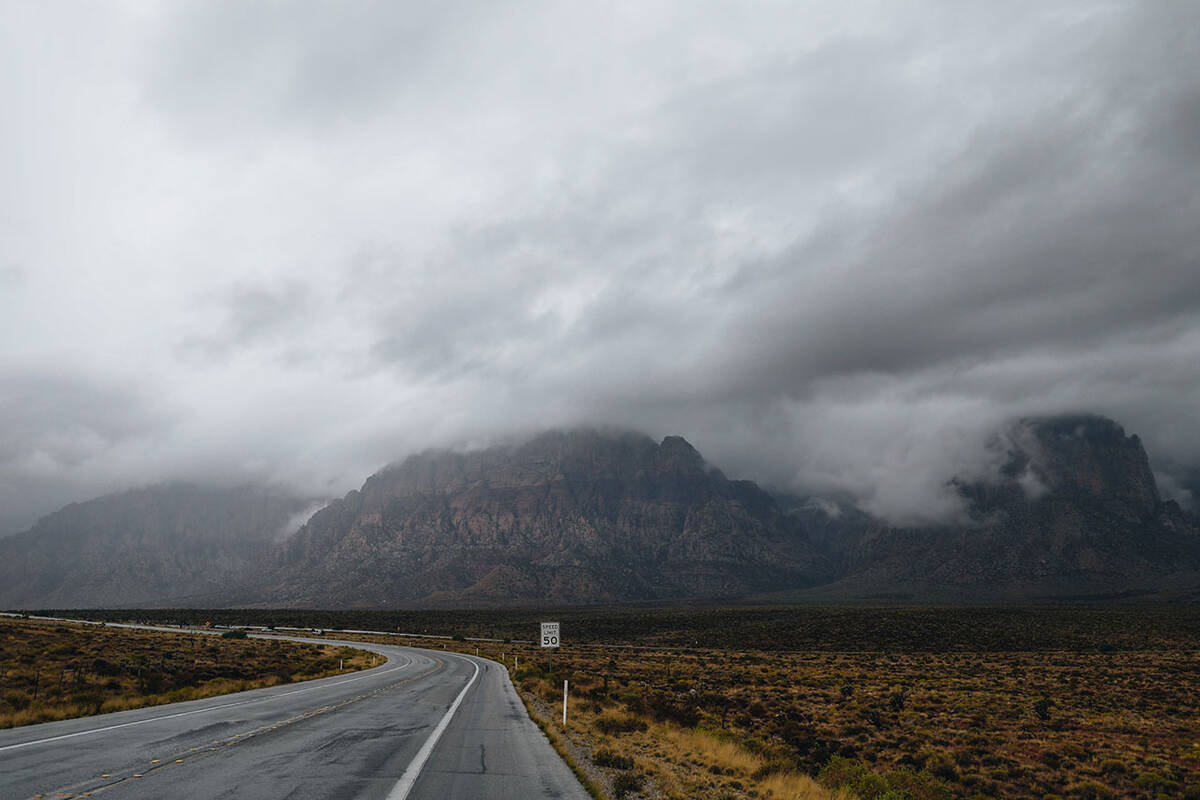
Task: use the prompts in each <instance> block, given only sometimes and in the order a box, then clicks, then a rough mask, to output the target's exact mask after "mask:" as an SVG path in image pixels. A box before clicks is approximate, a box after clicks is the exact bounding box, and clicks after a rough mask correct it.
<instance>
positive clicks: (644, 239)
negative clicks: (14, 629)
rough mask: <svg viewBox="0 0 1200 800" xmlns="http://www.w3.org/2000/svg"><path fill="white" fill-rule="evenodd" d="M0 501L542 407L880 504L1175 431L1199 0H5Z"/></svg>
mask: <svg viewBox="0 0 1200 800" xmlns="http://www.w3.org/2000/svg"><path fill="white" fill-rule="evenodd" d="M0 108H2V111H0V531H7V532H11V531H15V530H19V529H22V528H24V527H27V526H28V525H29V524H30V523H31V522H32V521H33V520H34V519H35V518H36V517H37V516H38V515H40V514H43V513H46V512H48V511H51V510H53V509H54V508H57V507H58V506H60V505H62V504H63V503H65V502H68V501H70V500H79V499H86V498H88V497H91V496H95V495H97V494H100V493H103V492H106V491H111V490H114V489H120V488H125V487H128V486H132V485H138V484H144V483H147V482H154V481H158V480H162V479H167V478H199V479H220V480H224V481H231V480H233V481H237V480H274V481H280V482H286V483H290V484H293V485H296V486H299V487H301V488H303V489H304V490H306V491H309V492H312V493H314V494H317V495H321V496H332V495H335V494H341V493H343V492H345V491H347V490H349V489H351V488H354V487H356V486H358V485H359V484H360V483H361V482H362V480H363V478H364V477H365V476H366V475H368V474H369V473H371V472H372V471H374V470H375V469H377V468H378V467H380V466H381V465H383V464H384V463H387V462H388V461H391V460H395V459H397V458H401V457H403V456H404V455H406V454H408V453H410V452H413V451H416V450H421V449H425V448H427V447H431V446H446V445H448V446H456V447H469V446H476V445H479V444H483V443H487V442H489V441H493V440H494V439H495V438H496V437H502V436H508V435H514V434H515V435H519V434H521V433H524V432H529V431H532V430H536V429H539V428H543V427H550V426H563V425H572V424H580V423H597V424H609V425H618V426H625V427H633V428H638V429H641V430H644V431H646V432H648V433H650V434H652V435H654V436H656V437H658V436H663V435H666V434H673V433H674V434H681V435H683V436H685V437H687V438H688V439H689V440H690V441H691V442H692V443H693V444H695V445H696V446H697V447H698V448H699V449H700V450H701V452H703V453H704V454H705V456H706V457H707V458H708V459H709V461H711V462H712V463H714V464H716V465H718V466H720V467H722V468H723V469H724V470H725V471H726V473H727V474H730V475H732V476H739V477H749V478H754V479H757V480H760V481H763V482H767V483H770V484H773V485H776V486H790V487H799V488H808V489H814V490H818V491H822V492H828V491H834V490H840V491H845V492H850V493H852V494H854V495H855V496H856V497H857V498H858V499H859V502H860V503H861V504H862V505H863V506H864V507H865V508H867V509H869V510H872V511H874V512H876V513H880V514H884V515H887V516H889V517H891V518H893V519H895V520H910V519H921V518H925V517H932V516H937V515H938V514H942V513H945V512H946V510H947V508H948V506H947V503H949V502H950V500H949V499H948V497H947V496H946V494H945V491H944V489H943V487H944V483H945V481H946V479H947V478H949V477H952V476H953V475H955V474H960V473H964V472H969V471H971V470H972V469H977V468H978V466H979V463H980V459H981V458H982V457H983V455H982V454H983V445H982V443H983V441H984V440H985V438H986V433H987V432H988V431H989V430H991V429H992V428H993V427H994V426H995V425H997V424H999V423H1001V422H1002V421H1004V420H1006V419H1010V418H1013V417H1015V416H1019V415H1023V414H1044V413H1054V412H1059V411H1076V410H1083V411H1093V412H1097V413H1102V414H1107V415H1110V416H1112V417H1114V418H1116V419H1118V420H1119V421H1120V422H1121V423H1122V424H1124V426H1125V427H1126V429H1127V430H1129V431H1130V432H1137V433H1139V434H1141V435H1142V437H1143V439H1144V440H1145V441H1146V444H1147V446H1148V448H1149V449H1150V452H1151V458H1152V460H1153V463H1154V466H1155V468H1156V469H1157V470H1158V471H1159V473H1160V475H1161V476H1162V477H1163V479H1164V480H1165V481H1166V483H1167V486H1168V488H1170V482H1171V480H1172V479H1173V478H1174V477H1177V476H1178V474H1179V473H1180V470H1181V469H1182V468H1183V467H1186V466H1187V465H1192V464H1200V419H1198V414H1200V233H1198V231H1200V189H1198V187H1200V7H1197V5H1196V4H1195V3H1194V2H1190V0H1179V1H1178V2H1170V0H1161V1H1156V2H1128V3H1124V2H1101V1H1100V0H1084V2H1078V3H1070V2H1038V3H1024V4H1018V5H1016V6H1014V5H1012V4H1008V3H995V2H960V1H959V0H947V2H941V3H924V4H920V3H916V2H905V3H896V2H879V3H872V2H858V3H847V2H843V0H837V1H836V2H829V3H805V4H797V3H794V2H784V3H779V4H773V3H751V4H745V3H723V4H713V5H706V4H702V3H698V2H696V0H687V1H686V2H683V1H682V0H681V1H680V2H648V1H647V0H638V1H637V2H631V3H627V4H621V3H561V2H550V3H544V4H543V3H532V2H531V3H524V2H517V3H497V2H437V3H384V2H377V3H375V2H354V1H350V2H346V1H345V0H340V1H339V2H324V3H317V2H307V3H305V2H289V3H275V2H257V3H248V2H242V0H230V2H215V1H214V0H200V1H198V2H194V3H188V2H164V3H158V4H150V3H144V2H141V1H140V0H137V1H134V0H130V2H125V3H121V2H106V3H75V2H66V1H65V0H64V2H57V3H56V2H44V1H43V0H29V1H28V2H23V1H22V0H0Z"/></svg>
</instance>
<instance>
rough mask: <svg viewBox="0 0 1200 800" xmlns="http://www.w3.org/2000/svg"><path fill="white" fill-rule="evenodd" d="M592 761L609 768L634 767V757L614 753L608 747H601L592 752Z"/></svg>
mask: <svg viewBox="0 0 1200 800" xmlns="http://www.w3.org/2000/svg"><path fill="white" fill-rule="evenodd" d="M592 763H593V764H595V765H596V766H598V767H608V768H609V769H633V759H632V758H629V757H628V756H623V755H620V754H618V753H614V752H613V751H612V750H609V749H608V748H607V747H601V748H600V749H599V750H597V751H596V752H595V753H592Z"/></svg>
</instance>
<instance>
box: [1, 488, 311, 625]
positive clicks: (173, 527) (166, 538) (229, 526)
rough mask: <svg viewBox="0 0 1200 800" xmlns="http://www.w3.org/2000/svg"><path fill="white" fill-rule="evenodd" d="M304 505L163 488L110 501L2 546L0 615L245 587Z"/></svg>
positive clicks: (70, 511) (84, 506)
mask: <svg viewBox="0 0 1200 800" xmlns="http://www.w3.org/2000/svg"><path fill="white" fill-rule="evenodd" d="M306 503H307V501H305V500H303V499H301V498H298V497H295V496H292V495H290V494H287V493H283V492H278V491H272V490H267V489H261V488H254V487H242V488H237V489H215V488H207V487H199V486H194V485H189V484H182V483H176V484H166V485H160V486H152V487H149V488H145V489H138V490H135V491H130V492H125V493H122V494H115V495H108V496H106V497H101V498H99V499H97V500H91V501H88V502H85V503H72V504H71V505H69V506H67V507H65V508H63V509H61V510H60V511H56V512H54V513H53V514H50V515H48V516H45V517H43V518H42V519H41V520H39V521H38V523H37V524H36V525H34V527H33V528H32V529H30V530H29V531H27V532H25V533H21V534H17V535H15V536H10V537H7V538H4V539H0V607H4V608H18V607H27V608H89V607H101V606H135V605H142V604H158V605H168V604H172V603H180V604H186V603H188V602H190V601H189V598H190V597H192V596H199V595H213V594H215V593H218V592H222V591H225V590H226V589H228V588H229V587H230V586H232V585H236V584H238V583H242V582H245V581H246V580H248V579H249V578H250V574H251V572H252V570H253V569H254V568H256V567H261V566H262V564H263V563H264V562H265V561H266V559H267V555H268V553H269V551H270V548H271V546H272V542H273V539H274V537H275V536H276V535H277V534H278V533H279V532H281V531H282V530H283V529H284V528H285V526H286V525H287V524H288V522H289V521H290V520H291V519H292V517H293V516H294V515H295V514H297V513H298V512H300V511H302V510H303V509H304V507H305V505H306Z"/></svg>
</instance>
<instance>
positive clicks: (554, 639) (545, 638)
mask: <svg viewBox="0 0 1200 800" xmlns="http://www.w3.org/2000/svg"><path fill="white" fill-rule="evenodd" d="M541 641H542V647H545V648H548V649H547V651H546V657H547V658H548V659H549V660H550V677H554V648H556V647H558V646H559V644H560V643H561V641H562V640H561V638H560V636H559V632H558V623H557V622H543V623H542V639H541Z"/></svg>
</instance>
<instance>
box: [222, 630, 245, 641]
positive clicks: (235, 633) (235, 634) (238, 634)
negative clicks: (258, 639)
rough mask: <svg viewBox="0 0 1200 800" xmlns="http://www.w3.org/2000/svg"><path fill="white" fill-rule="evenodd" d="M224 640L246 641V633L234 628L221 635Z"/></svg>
mask: <svg viewBox="0 0 1200 800" xmlns="http://www.w3.org/2000/svg"><path fill="white" fill-rule="evenodd" d="M221 638H222V639H245V638H246V632H245V631H244V630H242V629H241V628H233V629H232V630H228V631H225V632H224V633H222V634H221Z"/></svg>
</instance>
